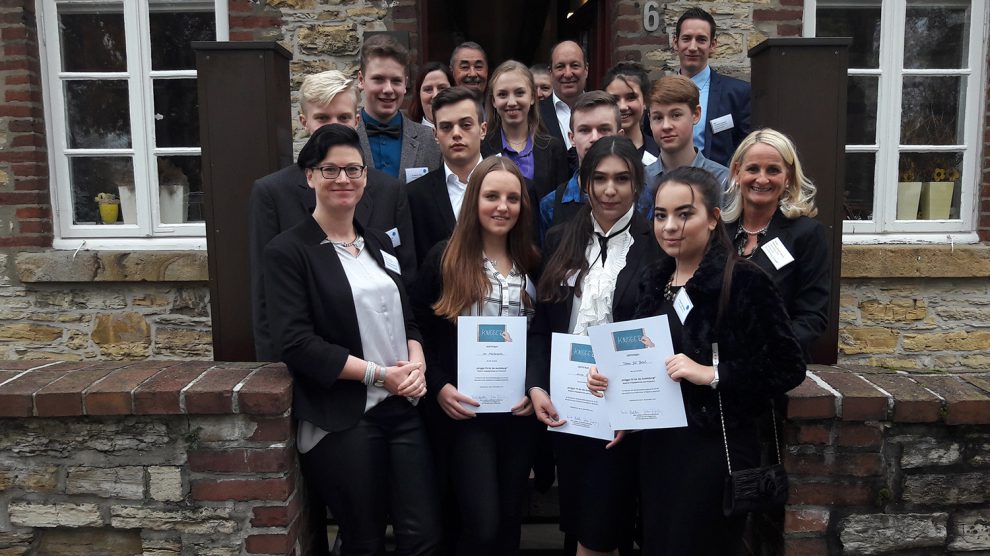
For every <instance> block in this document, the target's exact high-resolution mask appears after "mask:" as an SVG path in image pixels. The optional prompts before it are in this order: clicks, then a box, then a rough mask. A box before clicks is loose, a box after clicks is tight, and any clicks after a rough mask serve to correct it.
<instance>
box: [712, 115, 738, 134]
mask: <svg viewBox="0 0 990 556" xmlns="http://www.w3.org/2000/svg"><path fill="white" fill-rule="evenodd" d="M734 127H735V123H733V121H732V114H726V115H724V116H720V117H718V118H715V119H714V120H712V133H721V132H723V131H725V130H727V129H732V128H734Z"/></svg>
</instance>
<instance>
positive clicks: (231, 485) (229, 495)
mask: <svg viewBox="0 0 990 556" xmlns="http://www.w3.org/2000/svg"><path fill="white" fill-rule="evenodd" d="M294 488H295V481H294V480H293V479H292V477H285V478H279V479H231V480H226V481H217V480H212V479H201V480H198V481H193V483H192V496H193V499H195V500H202V501H211V502H224V501H228V500H234V501H246V500H276V501H282V500H286V499H288V498H289V496H290V495H291V494H292V491H293V489H294Z"/></svg>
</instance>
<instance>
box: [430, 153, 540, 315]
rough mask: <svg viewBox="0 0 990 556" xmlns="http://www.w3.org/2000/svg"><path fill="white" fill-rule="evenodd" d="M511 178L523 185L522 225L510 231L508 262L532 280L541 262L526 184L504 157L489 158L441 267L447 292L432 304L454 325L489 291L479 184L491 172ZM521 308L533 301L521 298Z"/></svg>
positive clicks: (468, 194)
mask: <svg viewBox="0 0 990 556" xmlns="http://www.w3.org/2000/svg"><path fill="white" fill-rule="evenodd" d="M499 171H502V172H509V173H510V174H512V175H513V176H515V177H516V179H517V180H519V195H520V199H519V201H520V207H519V219H518V220H516V225H515V226H513V227H512V229H511V230H509V235H508V238H507V239H506V241H507V242H508V251H509V257H510V258H511V259H512V262H513V263H514V264H515V265H516V267H517V268H518V269H519V271H520V272H522V273H523V274H525V275H528V274H529V273H530V272H532V271H533V270H535V269H536V267H537V265H538V264H539V262H540V253H539V251H537V250H536V247H534V246H533V216H532V214H533V212H532V211H533V208H532V206H531V205H530V202H529V192H528V191H527V189H526V179H525V178H523V175H522V172H520V171H519V167H518V166H516V165H515V163H514V162H512V161H511V160H509V159H508V158H506V157H502V156H491V157H488V158H486V159H485V160H483V161H482V162H481V164H479V165H478V166H477V167H476V168H475V169H474V171H473V172H471V177H470V178H469V179H468V183H467V189H466V190H465V191H464V201H463V202H462V203H461V212H460V214H459V215H458V217H457V225H456V226H454V232H453V234H452V235H451V237H450V243H448V244H447V248H446V249H444V251H443V259H442V260H441V262H440V280H441V282H442V283H443V291H441V292H440V298H439V299H437V302H436V303H434V304H433V312H434V314H436V315H437V316H439V317H443V318H445V319H447V320H449V321H452V322H453V321H456V320H457V317H458V315H460V314H461V313H462V312H463V311H464V310H465V309H467V308H468V307H470V306H471V305H474V304H475V303H477V302H479V301H481V300H482V299H483V298H484V297H485V296H486V295H488V293H489V292H490V291H491V287H492V286H491V282H489V281H488V276H487V275H486V274H485V271H484V266H483V263H482V256H483V245H482V239H481V234H482V230H481V221H480V218H479V217H478V198H479V197H480V196H481V183H482V182H483V181H485V177H486V176H488V174H490V173H492V172H499ZM522 302H523V303H524V304H525V305H526V306H527V307H532V303H533V302H532V300H531V299H529V296H528V295H527V294H526V292H525V290H524V291H523V292H522Z"/></svg>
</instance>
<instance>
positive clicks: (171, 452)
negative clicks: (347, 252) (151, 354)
mask: <svg viewBox="0 0 990 556" xmlns="http://www.w3.org/2000/svg"><path fill="white" fill-rule="evenodd" d="M261 365H262V364H260V363H249V364H229V363H228V364H216V363H212V362H201V361H196V362H184V363H180V362H167V361H166V362H162V361H157V362H155V361H145V362H141V363H133V364H129V365H125V364H121V363H109V362H103V363H97V364H91V365H86V364H78V363H65V362H63V363H57V362H56V363H46V364H41V363H24V362H0V431H2V434H0V553H2V554H5V555H11V556H15V555H16V556H20V555H22V554H36V553H37V554H63V555H64V554H94V553H97V554H162V555H163V554H171V555H176V556H178V555H180V554H181V555H194V554H195V555H210V556H234V555H240V554H245V553H247V554H305V553H306V551H305V548H306V547H303V546H301V545H300V543H299V541H298V540H297V539H299V538H305V537H301V536H300V534H301V531H300V530H301V528H302V527H303V524H304V523H305V519H304V514H305V512H304V511H303V510H302V508H304V507H305V504H304V493H303V491H302V489H301V487H300V485H299V480H298V479H299V471H298V465H297V459H296V450H295V446H294V434H293V426H292V423H291V418H290V417H289V405H290V403H291V401H290V400H291V389H290V387H291V384H290V379H289V375H288V372H287V371H286V370H285V367H284V366H281V365H270V366H261Z"/></svg>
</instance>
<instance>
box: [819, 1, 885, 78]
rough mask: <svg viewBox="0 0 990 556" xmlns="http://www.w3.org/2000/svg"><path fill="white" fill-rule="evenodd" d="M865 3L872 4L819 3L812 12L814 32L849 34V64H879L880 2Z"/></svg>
mask: <svg viewBox="0 0 990 556" xmlns="http://www.w3.org/2000/svg"><path fill="white" fill-rule="evenodd" d="M864 4H866V2H864ZM868 4H873V5H872V6H871V5H866V6H856V7H841V8H840V7H820V8H818V10H817V11H816V12H815V14H816V15H815V17H816V23H815V25H816V26H817V29H815V36H817V37H852V39H853V42H852V45H851V46H850V47H849V67H851V68H877V67H879V64H880V5H879V4H880V3H879V2H870V3H868Z"/></svg>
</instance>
